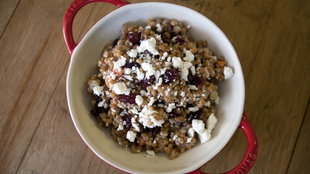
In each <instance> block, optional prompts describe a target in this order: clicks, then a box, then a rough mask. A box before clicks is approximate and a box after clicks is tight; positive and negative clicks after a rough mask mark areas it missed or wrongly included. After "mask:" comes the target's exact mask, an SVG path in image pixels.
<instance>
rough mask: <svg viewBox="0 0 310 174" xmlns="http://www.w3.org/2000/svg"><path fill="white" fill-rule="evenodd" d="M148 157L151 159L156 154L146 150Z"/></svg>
mask: <svg viewBox="0 0 310 174" xmlns="http://www.w3.org/2000/svg"><path fill="white" fill-rule="evenodd" d="M146 154H147V155H146V157H147V158H151V157H153V156H154V155H155V152H154V151H153V150H146Z"/></svg>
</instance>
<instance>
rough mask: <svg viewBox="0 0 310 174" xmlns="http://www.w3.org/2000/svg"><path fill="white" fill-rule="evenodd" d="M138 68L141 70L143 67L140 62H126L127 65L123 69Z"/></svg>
mask: <svg viewBox="0 0 310 174" xmlns="http://www.w3.org/2000/svg"><path fill="white" fill-rule="evenodd" d="M134 66H135V67H138V68H140V67H141V65H140V64H139V63H138V62H129V61H126V64H125V65H124V66H123V68H132V67H134Z"/></svg>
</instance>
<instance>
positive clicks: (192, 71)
mask: <svg viewBox="0 0 310 174" xmlns="http://www.w3.org/2000/svg"><path fill="white" fill-rule="evenodd" d="M191 73H192V74H193V75H195V74H196V69H195V66H192V67H191Z"/></svg>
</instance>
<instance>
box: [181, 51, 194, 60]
mask: <svg viewBox="0 0 310 174" xmlns="http://www.w3.org/2000/svg"><path fill="white" fill-rule="evenodd" d="M183 51H184V53H185V57H184V58H183V60H186V61H190V62H191V61H193V60H194V59H195V56H194V54H193V53H192V51H191V50H186V49H185V48H184V50H183Z"/></svg>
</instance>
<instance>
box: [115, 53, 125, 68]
mask: <svg viewBox="0 0 310 174" xmlns="http://www.w3.org/2000/svg"><path fill="white" fill-rule="evenodd" d="M125 64H126V58H125V57H123V56H121V57H120V58H119V59H118V60H117V61H116V62H114V69H117V70H120V69H121V68H122V66H124V65H125Z"/></svg>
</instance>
